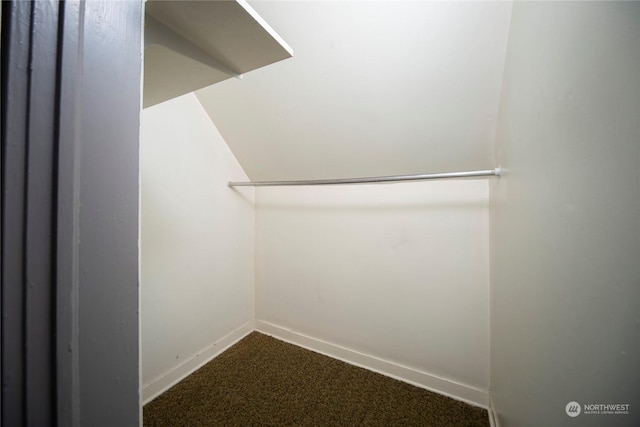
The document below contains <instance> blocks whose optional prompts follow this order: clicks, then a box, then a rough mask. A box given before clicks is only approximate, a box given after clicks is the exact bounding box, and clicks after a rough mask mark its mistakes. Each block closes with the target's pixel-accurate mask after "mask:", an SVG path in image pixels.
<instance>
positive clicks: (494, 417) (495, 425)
mask: <svg viewBox="0 0 640 427" xmlns="http://www.w3.org/2000/svg"><path fill="white" fill-rule="evenodd" d="M487 410H488V411H489V425H490V427H500V422H499V421H498V414H496V409H495V406H493V399H492V398H491V395H489V408H488V409H487Z"/></svg>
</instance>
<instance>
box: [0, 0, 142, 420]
mask: <svg viewBox="0 0 640 427" xmlns="http://www.w3.org/2000/svg"><path fill="white" fill-rule="evenodd" d="M143 9H144V5H143V2H142V0H130V1H117V2H115V1H109V0H92V1H87V2H83V1H76V2H70V1H65V2H58V1H55V0H34V1H28V2H27V1H19V0H18V1H12V2H3V3H2V116H1V117H2V222H1V224H2V254H1V260H2V264H1V268H2V271H1V277H2V287H1V296H2V302H1V305H0V306H1V309H2V337H1V339H2V353H1V355H2V359H1V365H2V412H1V421H2V425H7V426H9V425H11V426H22V425H24V426H46V425H60V426H89V425H90V426H114V425H118V426H133V425H138V424H139V422H140V419H141V415H140V395H139V391H140V386H139V340H138V294H139V290H138V144H139V115H140V108H141V99H140V98H141V97H140V94H141V89H140V88H141V86H140V80H141V65H142V44H141V42H142V40H141V37H142V14H143Z"/></svg>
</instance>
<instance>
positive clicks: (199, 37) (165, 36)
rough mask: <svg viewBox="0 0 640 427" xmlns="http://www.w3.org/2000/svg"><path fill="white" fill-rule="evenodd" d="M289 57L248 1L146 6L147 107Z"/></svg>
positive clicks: (161, 2) (283, 44) (290, 53)
mask: <svg viewBox="0 0 640 427" xmlns="http://www.w3.org/2000/svg"><path fill="white" fill-rule="evenodd" d="M291 56H293V51H292V49H291V48H290V47H289V46H288V45H287V43H286V42H285V41H284V40H282V38H281V37H280V36H279V35H278V34H277V33H276V32H275V31H274V30H273V29H272V28H271V27H269V25H268V24H267V23H266V22H265V21H264V20H263V19H262V18H261V17H260V16H259V15H258V14H257V13H256V12H255V11H254V10H253V9H252V8H251V6H249V5H248V4H247V3H246V1H244V0H232V1H164V0H158V1H153V0H150V1H147V2H146V16H145V51H144V92H143V95H144V101H143V104H144V107H149V106H151V105H155V104H158V103H160V102H163V101H166V100H168V99H171V98H175V97H177V96H180V95H183V94H186V93H189V92H192V91H194V90H197V89H201V88H203V87H206V86H209V85H212V84H214V83H218V82H220V81H222V80H226V79H228V78H231V77H239V76H241V75H242V74H244V73H247V72H249V71H252V70H255V69H257V68H260V67H263V66H265V65H269V64H272V63H274V62H277V61H281V60H283V59H286V58H290V57H291Z"/></svg>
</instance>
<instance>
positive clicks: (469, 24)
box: [197, 1, 511, 180]
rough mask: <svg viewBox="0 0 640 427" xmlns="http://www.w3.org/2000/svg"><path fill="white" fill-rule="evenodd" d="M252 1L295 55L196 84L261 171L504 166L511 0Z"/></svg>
mask: <svg viewBox="0 0 640 427" xmlns="http://www.w3.org/2000/svg"><path fill="white" fill-rule="evenodd" d="M250 4H251V6H252V7H253V8H254V9H255V10H256V11H257V12H258V13H259V14H260V15H261V16H262V17H263V18H264V19H265V20H266V21H267V22H268V23H269V24H270V25H271V27H273V29H274V30H275V31H276V32H278V33H279V35H280V36H281V37H282V38H283V39H284V40H285V41H286V42H287V43H288V44H289V45H290V46H291V47H292V48H293V51H294V56H293V58H290V59H286V60H284V61H281V62H277V63H275V64H272V65H269V66H267V67H265V68H261V69H258V70H255V71H252V72H250V73H247V74H246V75H244V76H243V78H242V79H230V80H227V81H224V82H221V83H218V84H216V85H213V86H210V87H208V88H205V89H202V90H200V91H198V92H197V96H198V98H199V99H200V102H201V103H202V105H203V106H204V108H205V110H206V111H207V112H208V114H209V115H210V117H211V119H212V120H213V122H214V123H215V124H216V126H217V127H218V129H219V130H220V132H221V134H222V135H223V137H224V138H225V140H226V141H227V144H228V145H229V147H230V148H231V150H232V151H233V153H234V154H235V156H236V158H237V159H238V161H239V162H240V164H241V165H242V166H243V168H244V169H245V171H246V173H247V174H248V175H249V177H250V178H251V179H253V180H272V179H319V178H341V177H355V176H375V175H395V174H412V173H428V172H447V171H462V170H471V169H485V168H491V167H493V166H495V165H494V164H493V160H492V159H493V153H492V152H493V147H492V143H493V137H494V131H495V121H496V115H497V112H498V102H499V98H500V89H501V84H502V74H503V68H504V60H505V54H506V48H507V37H508V31H509V21H510V16H511V3H510V2H484V1H478V2H427V1H424V2H422V1H411V2H405V1H371V2H368V1H364V2H363V1H353V2H352V1H340V2H337V1H336V2H327V1H289V2H284V1H278V2H270V1H260V2H253V3H250Z"/></svg>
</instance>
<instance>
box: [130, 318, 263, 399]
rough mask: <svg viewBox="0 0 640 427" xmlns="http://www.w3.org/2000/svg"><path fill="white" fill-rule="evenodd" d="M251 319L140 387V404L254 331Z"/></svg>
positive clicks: (165, 389)
mask: <svg viewBox="0 0 640 427" xmlns="http://www.w3.org/2000/svg"><path fill="white" fill-rule="evenodd" d="M254 329H255V328H254V321H253V319H252V320H250V321H249V322H247V323H245V324H244V325H242V326H240V327H239V328H237V329H235V330H233V331H231V332H229V333H228V334H227V335H225V336H224V337H222V338H220V339H219V340H217V341H215V342H214V343H212V344H210V345H208V346H207V347H205V348H203V349H202V350H200V351H199V352H197V353H196V354H194V355H193V356H191V357H189V358H188V359H186V360H184V361H183V362H182V363H180V364H179V365H177V366H175V367H173V368H171V369H170V370H168V371H167V372H165V373H163V374H161V375H159V376H157V377H156V378H154V379H152V380H151V381H149V382H148V383H146V384H144V385H143V387H142V404H143V405H146V404H147V403H149V402H151V401H152V400H153V399H155V398H156V397H158V396H160V395H161V394H162V393H164V392H165V391H167V390H169V389H170V388H171V387H173V386H174V385H176V384H177V383H179V382H180V381H182V380H183V379H185V378H186V377H188V376H189V375H191V374H192V373H194V372H195V371H197V370H198V369H200V368H201V367H202V366H204V365H205V364H206V363H208V362H210V361H211V360H212V359H213V358H214V357H216V356H218V355H219V354H220V353H222V352H223V351H225V350H227V349H228V348H229V347H231V346H232V345H234V344H235V343H237V342H238V341H240V340H241V339H242V338H244V337H245V336H247V335H249V334H250V333H251V332H253V331H254Z"/></svg>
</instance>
